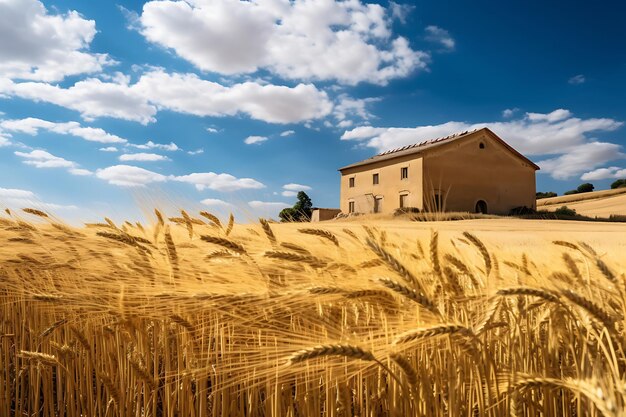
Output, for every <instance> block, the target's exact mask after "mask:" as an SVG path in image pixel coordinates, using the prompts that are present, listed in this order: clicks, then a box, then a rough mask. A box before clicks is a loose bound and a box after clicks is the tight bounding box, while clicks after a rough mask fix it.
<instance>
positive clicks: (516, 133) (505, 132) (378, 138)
mask: <svg viewBox="0 0 626 417" xmlns="http://www.w3.org/2000/svg"><path fill="white" fill-rule="evenodd" d="M622 125H623V123H622V122H620V121H616V120H613V119H608V118H592V119H580V118H576V117H573V116H572V114H571V113H570V112H569V111H568V110H564V109H558V110H555V111H553V112H551V113H547V114H541V113H527V114H526V115H525V116H524V117H523V118H521V119H517V120H510V121H506V122H487V123H475V124H469V123H465V122H447V123H443V124H440V125H431V126H418V127H414V128H393V127H391V128H379V127H371V126H361V127H357V128H355V129H352V130H349V131H346V132H345V133H344V134H343V135H342V137H341V139H342V140H354V141H359V142H361V143H363V144H364V145H365V146H367V147H371V148H374V149H376V150H377V151H379V152H382V151H386V150H389V149H394V148H398V147H401V146H405V145H409V144H413V143H418V142H421V141H424V140H429V139H434V138H438V137H443V136H448V135H450V134H453V133H458V132H463V131H467V130H474V129H480V128H482V127H488V128H490V129H491V130H493V131H494V132H495V133H496V134H497V135H499V136H500V137H502V138H503V139H504V140H505V141H506V142H507V143H509V144H510V145H511V146H513V147H514V148H515V149H517V150H518V151H519V152H521V153H522V154H525V155H530V156H532V155H557V156H552V157H550V158H548V159H545V160H543V161H540V162H539V163H538V164H539V165H540V166H541V168H542V170H543V172H549V173H550V174H551V175H552V176H553V177H554V178H559V179H564V178H569V177H571V176H574V175H579V174H581V173H584V172H585V171H588V170H590V169H593V168H595V167H597V166H600V165H603V164H604V163H606V162H608V161H611V160H615V159H619V158H621V157H622V154H621V153H620V147H619V145H615V144H611V143H603V142H597V141H595V142H592V141H591V139H590V138H589V137H588V135H589V134H590V133H592V132H610V131H614V130H616V129H618V128H619V127H621V126H622Z"/></svg>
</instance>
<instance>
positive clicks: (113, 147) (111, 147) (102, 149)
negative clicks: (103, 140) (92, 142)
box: [98, 146, 119, 152]
mask: <svg viewBox="0 0 626 417" xmlns="http://www.w3.org/2000/svg"><path fill="white" fill-rule="evenodd" d="M98 150H99V151H101V152H118V151H119V149H117V148H116V147H115V146H107V147H106V148H100V149H98Z"/></svg>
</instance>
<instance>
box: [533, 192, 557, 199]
mask: <svg viewBox="0 0 626 417" xmlns="http://www.w3.org/2000/svg"><path fill="white" fill-rule="evenodd" d="M556 196H557V193H555V192H554V191H546V192H543V191H539V192H538V193H537V200H541V199H542V198H550V197H556Z"/></svg>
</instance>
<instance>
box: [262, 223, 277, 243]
mask: <svg viewBox="0 0 626 417" xmlns="http://www.w3.org/2000/svg"><path fill="white" fill-rule="evenodd" d="M259 222H260V223H261V227H262V228H263V232H264V233H265V236H266V237H267V240H269V241H270V243H271V244H272V246H276V244H277V243H278V241H277V240H276V236H274V232H272V228H271V227H270V223H269V222H268V221H267V220H265V219H263V218H260V219H259Z"/></svg>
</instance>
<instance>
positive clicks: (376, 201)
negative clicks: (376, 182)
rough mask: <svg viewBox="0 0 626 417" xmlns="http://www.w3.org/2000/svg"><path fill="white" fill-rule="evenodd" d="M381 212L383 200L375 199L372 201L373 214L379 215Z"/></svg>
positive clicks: (380, 198)
mask: <svg viewBox="0 0 626 417" xmlns="http://www.w3.org/2000/svg"><path fill="white" fill-rule="evenodd" d="M382 211H383V198H382V197H376V198H375V199H374V213H380V212H382Z"/></svg>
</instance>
